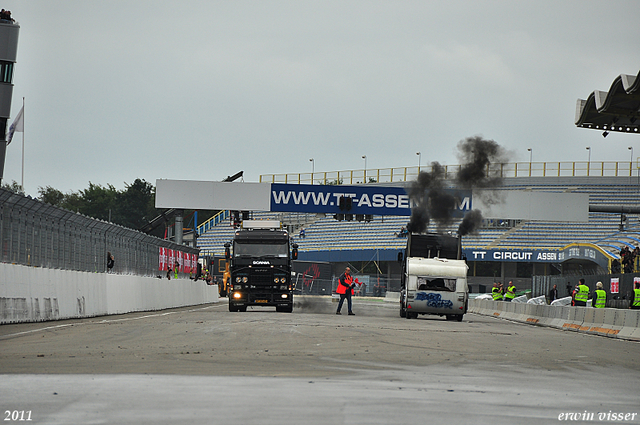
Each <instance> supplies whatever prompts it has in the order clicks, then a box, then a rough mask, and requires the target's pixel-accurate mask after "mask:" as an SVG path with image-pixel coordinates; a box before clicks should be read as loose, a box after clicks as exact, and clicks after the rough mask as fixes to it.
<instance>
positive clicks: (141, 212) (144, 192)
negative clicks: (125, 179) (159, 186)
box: [112, 179, 159, 229]
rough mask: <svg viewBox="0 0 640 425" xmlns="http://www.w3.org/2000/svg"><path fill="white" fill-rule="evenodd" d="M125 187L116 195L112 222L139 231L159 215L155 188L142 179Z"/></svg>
mask: <svg viewBox="0 0 640 425" xmlns="http://www.w3.org/2000/svg"><path fill="white" fill-rule="evenodd" d="M125 187H126V189H125V190H124V191H122V192H118V193H117V195H116V199H115V208H114V213H113V216H112V221H113V222H114V223H117V224H120V225H122V226H124V227H128V228H130V229H139V228H140V227H142V226H143V225H145V224H147V223H148V222H149V221H150V220H152V219H153V218H155V217H156V216H157V215H158V214H159V212H158V210H156V208H155V187H154V186H153V185H152V184H151V183H149V182H147V181H145V180H142V179H136V180H135V181H134V182H133V183H132V184H130V185H128V184H126V183H125Z"/></svg>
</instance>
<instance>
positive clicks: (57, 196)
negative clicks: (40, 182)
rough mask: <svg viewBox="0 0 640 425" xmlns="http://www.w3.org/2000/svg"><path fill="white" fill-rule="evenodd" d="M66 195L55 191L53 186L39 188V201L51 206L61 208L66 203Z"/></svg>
mask: <svg viewBox="0 0 640 425" xmlns="http://www.w3.org/2000/svg"><path fill="white" fill-rule="evenodd" d="M64 198H65V195H64V193H62V192H60V191H59V190H58V189H54V188H52V187H51V186H46V187H42V186H40V187H39V188H38V200H40V201H42V202H45V203H47V204H49V205H53V206H55V207H59V206H61V205H62V203H63V202H64Z"/></svg>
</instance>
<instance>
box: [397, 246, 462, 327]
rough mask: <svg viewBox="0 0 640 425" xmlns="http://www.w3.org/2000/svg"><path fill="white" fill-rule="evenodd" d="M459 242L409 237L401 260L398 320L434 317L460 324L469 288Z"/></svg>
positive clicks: (400, 256)
mask: <svg viewBox="0 0 640 425" xmlns="http://www.w3.org/2000/svg"><path fill="white" fill-rule="evenodd" d="M460 253H461V248H460V239H459V238H458V237H453V236H448V235H439V234H419V235H418V234H409V236H408V239H407V248H406V250H405V255H404V256H403V255H402V254H400V255H399V256H398V259H399V260H400V261H403V260H404V261H403V267H402V269H403V273H402V279H401V288H402V289H401V291H400V317H406V318H407V319H412V318H416V317H418V315H419V314H436V315H439V316H445V317H446V318H447V320H457V321H459V322H460V321H462V317H463V315H464V314H465V313H466V312H467V306H468V301H469V287H468V285H467V270H468V266H467V264H466V261H464V260H461V259H460Z"/></svg>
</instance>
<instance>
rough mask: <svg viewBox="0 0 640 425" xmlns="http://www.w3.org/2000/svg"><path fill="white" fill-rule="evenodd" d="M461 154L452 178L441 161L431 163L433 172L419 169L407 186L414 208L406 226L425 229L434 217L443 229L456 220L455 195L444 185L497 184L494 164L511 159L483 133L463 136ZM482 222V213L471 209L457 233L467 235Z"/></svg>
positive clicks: (488, 186) (483, 186)
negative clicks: (454, 216) (456, 171)
mask: <svg viewBox="0 0 640 425" xmlns="http://www.w3.org/2000/svg"><path fill="white" fill-rule="evenodd" d="M458 158H459V159H460V163H461V164H462V165H461V167H460V170H459V171H458V173H457V174H456V177H455V178H454V179H453V180H449V181H447V180H446V179H445V177H446V175H445V168H444V167H443V166H442V165H441V164H440V163H438V162H432V163H431V172H420V174H419V175H418V178H417V179H416V181H415V182H413V184H412V185H411V187H410V188H409V190H408V192H409V197H410V198H411V200H412V202H413V208H412V210H411V219H410V221H409V224H408V225H407V230H409V231H410V232H412V233H423V232H425V231H426V230H427V226H428V225H429V223H430V222H431V221H434V222H435V223H436V224H437V231H439V232H440V231H442V230H443V229H444V228H445V227H446V226H448V225H450V224H451V222H452V221H453V213H454V211H455V207H456V200H455V197H454V196H453V195H452V194H451V193H450V192H446V191H445V189H456V188H461V189H473V188H491V187H495V186H497V185H499V184H500V180H501V179H500V176H499V174H496V172H495V171H496V170H495V169H492V165H493V164H500V163H505V162H508V155H507V153H506V151H505V150H504V149H503V148H502V147H501V146H500V145H498V143H496V142H495V141H493V140H485V139H483V138H482V137H480V136H474V137H468V138H466V139H464V140H461V141H460V142H459V143H458ZM481 223H482V213H481V212H480V211H479V210H472V211H470V212H469V213H467V214H466V215H465V217H464V219H463V220H462V223H460V226H459V227H458V234H459V235H460V236H464V235H467V234H470V233H473V232H475V231H476V230H477V229H478V228H479V227H480V225H481Z"/></svg>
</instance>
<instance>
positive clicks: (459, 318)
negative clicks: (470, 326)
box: [456, 314, 463, 322]
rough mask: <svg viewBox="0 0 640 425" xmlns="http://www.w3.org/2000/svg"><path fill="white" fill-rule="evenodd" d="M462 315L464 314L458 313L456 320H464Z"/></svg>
mask: <svg viewBox="0 0 640 425" xmlns="http://www.w3.org/2000/svg"><path fill="white" fill-rule="evenodd" d="M462 316H463V315H462V314H458V315H457V316H456V320H457V321H458V322H462Z"/></svg>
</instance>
